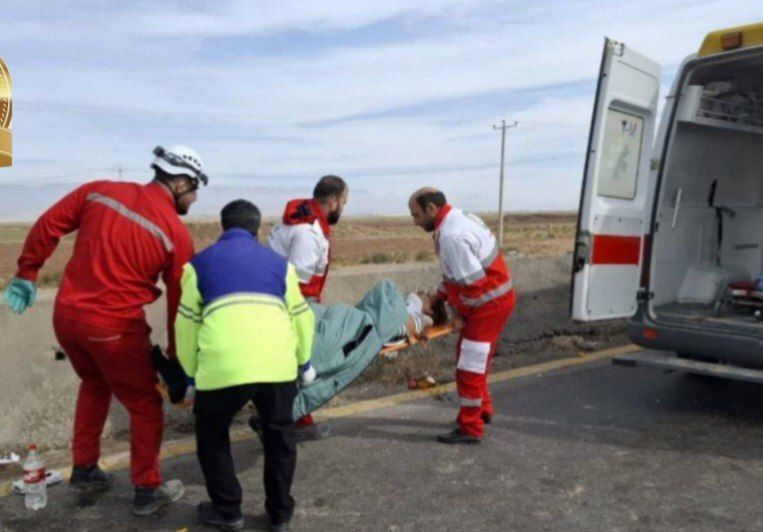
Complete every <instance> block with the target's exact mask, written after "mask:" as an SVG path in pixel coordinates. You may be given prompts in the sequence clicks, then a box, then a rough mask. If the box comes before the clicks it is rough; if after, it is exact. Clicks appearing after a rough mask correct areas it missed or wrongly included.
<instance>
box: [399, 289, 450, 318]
mask: <svg viewBox="0 0 763 532" xmlns="http://www.w3.org/2000/svg"><path fill="white" fill-rule="evenodd" d="M411 295H413V294H411ZM415 295H416V296H417V297H418V299H419V300H420V301H421V308H420V312H421V313H422V314H425V315H426V316H429V317H430V318H432V322H433V323H434V325H445V324H446V323H448V310H447V308H446V306H445V301H443V300H442V299H438V298H436V297H434V296H432V295H430V294H428V293H426V292H423V291H419V292H416V294H415ZM409 298H410V296H409Z"/></svg>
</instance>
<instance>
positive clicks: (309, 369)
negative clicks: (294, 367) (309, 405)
mask: <svg viewBox="0 0 763 532" xmlns="http://www.w3.org/2000/svg"><path fill="white" fill-rule="evenodd" d="M299 377H300V380H301V382H302V385H304V386H307V385H308V384H310V383H311V382H313V381H314V380H315V377H316V373H315V368H314V367H313V365H312V364H310V362H307V363H306V364H303V365H301V366H300V367H299Z"/></svg>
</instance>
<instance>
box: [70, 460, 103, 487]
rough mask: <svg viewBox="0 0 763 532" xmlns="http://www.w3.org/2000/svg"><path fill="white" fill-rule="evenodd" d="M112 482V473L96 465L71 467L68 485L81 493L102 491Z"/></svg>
mask: <svg viewBox="0 0 763 532" xmlns="http://www.w3.org/2000/svg"><path fill="white" fill-rule="evenodd" d="M112 484H114V475H112V474H111V473H107V472H106V471H104V470H103V469H101V468H100V467H98V466H97V465H94V466H90V467H82V466H74V467H72V476H71V477H70V478H69V486H70V487H71V488H72V489H73V490H77V491H81V492H83V493H94V492H97V491H104V490H107V489H109V488H110V487H111V485H112Z"/></svg>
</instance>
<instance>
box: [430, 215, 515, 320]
mask: <svg viewBox="0 0 763 532" xmlns="http://www.w3.org/2000/svg"><path fill="white" fill-rule="evenodd" d="M434 240H435V250H436V252H437V256H438V257H439V258H440V265H441V267H442V273H443V279H442V284H441V287H440V289H439V290H438V292H440V294H441V296H444V297H446V298H447V300H448V303H450V304H451V305H452V306H453V307H455V309H456V311H457V312H458V313H459V314H461V315H462V316H469V315H470V314H473V313H475V312H476V311H477V310H478V309H480V308H482V307H483V306H484V305H486V304H488V303H491V302H493V301H496V302H501V303H505V304H507V305H511V306H513V305H514V298H515V295H514V286H513V283H512V281H511V274H510V273H509V269H508V267H507V266H506V261H505V260H504V259H503V255H502V254H501V252H500V249H499V247H498V242H497V241H496V238H495V236H493V233H491V232H490V229H488V227H487V226H486V225H485V223H484V222H483V221H482V220H480V219H479V218H478V217H477V216H475V215H474V214H471V213H468V212H464V211H462V210H461V209H454V208H453V207H451V206H450V205H445V206H443V207H442V208H441V209H440V213H439V215H438V217H437V221H436V224H435V233H434Z"/></svg>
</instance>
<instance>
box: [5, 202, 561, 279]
mask: <svg viewBox="0 0 763 532" xmlns="http://www.w3.org/2000/svg"><path fill="white" fill-rule="evenodd" d="M483 219H484V220H485V221H486V222H487V223H488V224H489V225H490V226H491V227H492V228H493V230H494V231H495V232H496V233H497V231H498V229H497V226H498V217H497V216H495V215H492V216H491V215H485V216H483ZM504 223H505V235H504V246H503V247H504V250H505V251H511V250H513V251H516V252H519V253H521V254H523V255H530V256H537V255H553V254H558V253H564V252H567V251H572V245H573V240H574V238H575V214H573V213H530V214H515V215H509V216H506V218H505V222H504ZM188 225H189V228H190V231H191V234H192V235H193V238H194V242H195V244H196V249H197V250H200V249H204V248H205V247H207V246H208V245H209V244H211V243H212V242H214V241H215V240H216V239H217V237H218V236H219V235H220V228H219V226H218V224H216V223H211V222H203V223H202V222H190V223H189V224H188ZM272 225H273V222H272V221H269V222H266V223H265V224H264V227H263V236H265V235H267V233H268V232H269V231H270V228H271V227H272ZM28 230H29V226H28V225H20V224H19V225H13V224H5V225H0V286H4V285H5V283H6V282H7V281H8V280H9V279H10V278H11V277H12V276H13V274H14V272H15V269H16V259H17V258H18V255H19V253H20V251H21V247H22V245H23V242H24V238H25V236H26V233H27V231H28ZM332 241H333V245H334V252H333V259H334V264H336V265H340V266H342V265H352V264H371V263H373V264H381V263H394V262H396V263H401V262H425V261H431V260H434V252H433V246H432V240H431V237H430V236H429V235H427V234H426V233H424V232H423V231H422V230H421V229H419V228H418V227H415V226H414V225H413V224H412V223H411V220H410V218H409V217H407V216H398V217H390V216H384V217H382V216H378V217H377V216H369V217H355V218H346V219H343V220H342V221H341V222H340V223H339V224H338V225H336V226H335V229H334V234H333V236H332ZM73 242H74V238H73V236H69V237H66V238H64V239H62V241H61V243H60V244H59V246H58V249H57V250H56V252H55V253H54V254H53V256H52V257H51V259H50V260H49V261H48V263H47V264H46V265H45V267H44V268H43V269H42V271H41V274H40V284H43V285H56V284H57V283H58V281H59V280H60V279H61V273H62V272H63V268H64V266H65V265H66V262H67V261H68V260H69V257H70V255H71V251H72V245H73Z"/></svg>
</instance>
